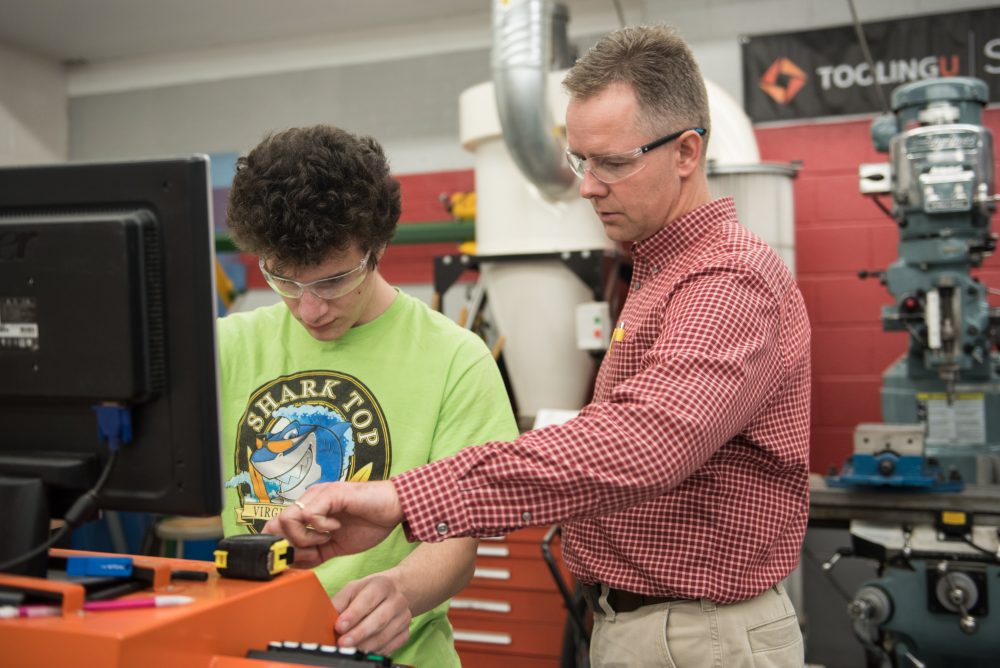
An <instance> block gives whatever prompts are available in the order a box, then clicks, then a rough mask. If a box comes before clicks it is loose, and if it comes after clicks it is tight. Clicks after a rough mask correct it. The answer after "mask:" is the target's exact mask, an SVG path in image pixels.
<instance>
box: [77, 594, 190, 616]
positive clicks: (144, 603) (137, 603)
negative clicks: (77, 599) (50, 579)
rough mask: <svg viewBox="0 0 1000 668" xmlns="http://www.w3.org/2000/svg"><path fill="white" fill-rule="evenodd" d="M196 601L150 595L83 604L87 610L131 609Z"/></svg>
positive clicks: (165, 606)
mask: <svg viewBox="0 0 1000 668" xmlns="http://www.w3.org/2000/svg"><path fill="white" fill-rule="evenodd" d="M188 603H194V599H193V598H191V597H190V596H148V597H146V598H120V599H116V600H113V601H88V602H86V603H84V604H83V609H84V610H86V611H87V612H101V611H104V610H131V609H133V608H168V607H171V606H175V605H187V604H188Z"/></svg>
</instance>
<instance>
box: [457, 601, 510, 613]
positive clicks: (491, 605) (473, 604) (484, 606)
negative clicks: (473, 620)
mask: <svg viewBox="0 0 1000 668" xmlns="http://www.w3.org/2000/svg"><path fill="white" fill-rule="evenodd" d="M451 609H452V610H483V611H485V612H500V613H505V614H506V613H509V612H510V603H509V602H507V601H490V600H486V599H482V598H453V599H451Z"/></svg>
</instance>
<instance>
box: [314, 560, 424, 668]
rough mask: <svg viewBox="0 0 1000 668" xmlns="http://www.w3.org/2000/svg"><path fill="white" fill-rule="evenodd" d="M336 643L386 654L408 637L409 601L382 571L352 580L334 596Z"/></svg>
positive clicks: (397, 647)
mask: <svg viewBox="0 0 1000 668" xmlns="http://www.w3.org/2000/svg"><path fill="white" fill-rule="evenodd" d="M333 607H335V608H336V609H337V612H338V613H339V617H338V618H337V624H336V626H335V627H334V629H335V630H336V632H337V644H338V645H339V646H341V647H357V648H358V649H361V650H364V651H366V652H375V653H377V654H382V655H385V656H389V655H390V654H392V653H393V652H395V651H396V650H397V649H399V648H400V647H402V646H403V645H404V644H405V643H406V641H407V640H409V638H410V619H412V615H411V614H410V605H409V601H407V600H406V597H405V596H403V594H402V593H401V592H400V591H399V589H398V588H397V586H396V583H395V581H393V579H392V578H391V577H388V576H387V575H386V574H385V573H375V574H374V575H369V576H368V577H366V578H362V579H361V580H354V581H353V582H348V583H347V584H346V585H344V588H343V589H341V590H340V591H339V592H337V595H336V596H334V597H333Z"/></svg>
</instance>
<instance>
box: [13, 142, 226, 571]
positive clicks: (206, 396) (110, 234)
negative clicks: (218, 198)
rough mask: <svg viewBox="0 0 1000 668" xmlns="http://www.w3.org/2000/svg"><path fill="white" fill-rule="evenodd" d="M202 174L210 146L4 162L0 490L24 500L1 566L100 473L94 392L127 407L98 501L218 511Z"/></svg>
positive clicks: (210, 268)
mask: <svg viewBox="0 0 1000 668" xmlns="http://www.w3.org/2000/svg"><path fill="white" fill-rule="evenodd" d="M209 178H210V177H209V162H208V158H207V157H206V156H191V157H186V158H177V159H165V160H146V161H132V162H119V163H101V164H96V163H95V164H74V163H70V164H61V165H45V166H27V167H7V168H0V503H3V504H4V506H5V507H8V509H10V508H11V506H8V505H7V504H8V503H9V504H15V506H16V507H18V508H21V509H23V510H24V512H18V511H16V510H10V512H9V513H8V514H7V517H6V521H5V533H7V534H8V535H9V536H11V540H5V541H0V563H2V562H3V561H6V560H7V559H8V558H11V557H14V556H17V555H18V554H20V553H21V552H23V551H24V549H25V548H31V547H32V545H33V543H36V542H37V541H38V540H39V534H40V533H41V538H42V539H44V538H45V535H47V533H48V530H49V521H48V520H49V517H53V518H59V517H61V516H62V515H63V514H64V513H65V512H66V510H67V509H68V507H69V506H70V505H71V504H72V503H73V502H74V501H75V500H76V499H77V498H78V497H79V496H80V495H81V494H82V493H83V492H86V491H87V490H89V489H91V488H93V487H94V485H95V484H96V483H97V481H98V478H99V477H100V476H101V474H102V472H103V471H104V469H105V468H106V465H107V464H108V461H109V457H110V455H109V452H110V450H109V446H108V444H107V443H106V442H105V441H104V440H103V439H102V438H101V437H99V435H98V428H97V413H96V411H95V406H99V405H105V406H106V405H111V406H118V407H124V408H125V409H127V412H128V415H129V416H130V418H131V439H130V440H129V441H128V442H127V443H124V444H122V445H121V447H120V448H119V449H118V455H117V457H116V458H115V461H114V462H113V466H112V467H111V469H110V472H109V474H108V477H107V478H106V483H105V484H104V485H103V489H102V491H101V492H100V494H99V495H98V499H97V503H98V505H99V506H100V507H101V508H105V509H110V510H133V511H148V512H161V513H171V514H184V515H209V514H217V513H219V512H220V510H221V507H222V481H221V461H220V460H221V450H220V447H219V443H220V437H219V425H218V398H217V397H218V391H217V377H218V370H217V360H216V353H215V317H216V294H215V287H214V280H215V274H214V257H215V256H214V249H213V243H214V241H213V235H212V219H211V194H210V183H209ZM26 486H27V487H26ZM26 490H27V491H26ZM38 490H41V491H40V492H39V491H38ZM25 494H27V496H25ZM36 501H37V502H36ZM26 568H27V570H21V569H12V572H33V571H32V569H31V568H30V567H26ZM35 568H36V569H37V568H38V565H37V562H36V565H35Z"/></svg>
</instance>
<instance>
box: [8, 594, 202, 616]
mask: <svg viewBox="0 0 1000 668" xmlns="http://www.w3.org/2000/svg"><path fill="white" fill-rule="evenodd" d="M193 602H194V599H193V598H191V597H190V596H147V597H145V598H120V599H115V600H112V601H87V602H85V603H84V604H83V609H84V610H85V611H87V612H103V611H106V610H130V609H133V608H168V607H171V606H175V605H187V604H188V603H193ZM60 615H62V608H60V607H59V606H58V605H21V606H14V605H4V606H0V619H16V618H18V617H59V616H60Z"/></svg>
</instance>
